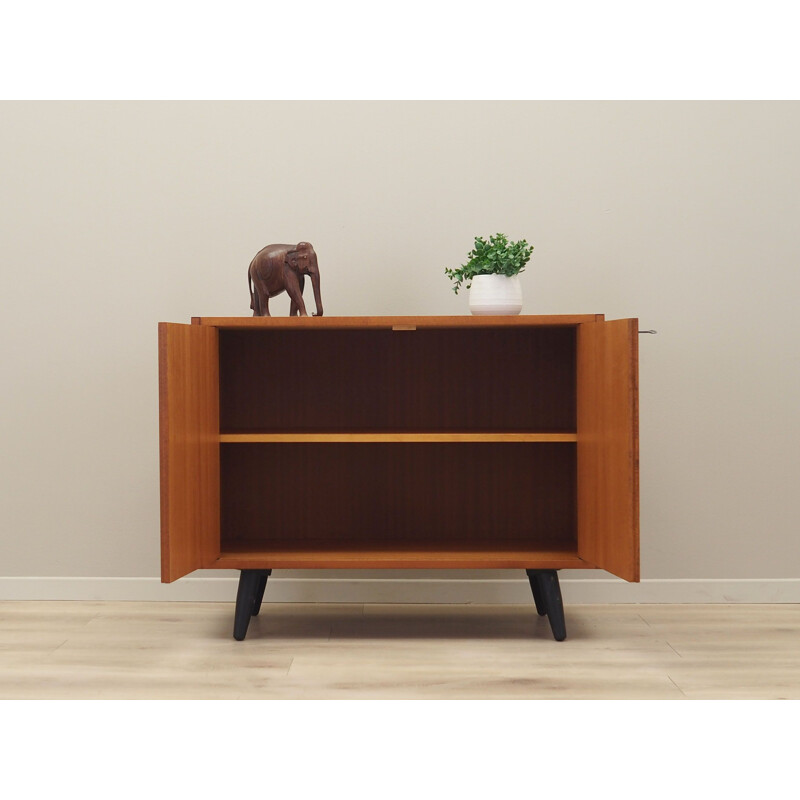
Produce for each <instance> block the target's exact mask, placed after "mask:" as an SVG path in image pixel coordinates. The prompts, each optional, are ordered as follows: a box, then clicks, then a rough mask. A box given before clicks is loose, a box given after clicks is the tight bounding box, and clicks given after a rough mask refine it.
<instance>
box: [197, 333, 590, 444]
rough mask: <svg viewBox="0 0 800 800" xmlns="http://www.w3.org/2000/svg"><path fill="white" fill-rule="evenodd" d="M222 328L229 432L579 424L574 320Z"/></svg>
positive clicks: (489, 429) (537, 428) (551, 429)
mask: <svg viewBox="0 0 800 800" xmlns="http://www.w3.org/2000/svg"><path fill="white" fill-rule="evenodd" d="M260 319H261V318H260ZM200 327H202V326H200ZM219 337H220V338H219V347H220V380H221V394H220V426H221V428H220V430H221V432H222V433H225V434H229V433H249V432H258V433H290V432H293V433H319V432H326V433H368V432H374V433H377V432H397V433H400V432H408V433H461V432H471V433H481V432H483V433H497V432H504V433H526V432H530V433H574V432H575V425H576V417H575V415H576V411H575V327H574V326H563V327H547V326H544V327H542V326H539V327H536V326H533V327H519V326H516V327H507V328H489V329H484V328H475V327H467V328H448V329H417V330H415V331H399V332H398V331H392V330H390V329H385V330H373V329H347V330H336V329H334V330H324V331H323V330H314V329H297V330H288V329H286V328H280V327H279V328H275V329H274V330H260V329H259V330H221V331H220V334H219Z"/></svg>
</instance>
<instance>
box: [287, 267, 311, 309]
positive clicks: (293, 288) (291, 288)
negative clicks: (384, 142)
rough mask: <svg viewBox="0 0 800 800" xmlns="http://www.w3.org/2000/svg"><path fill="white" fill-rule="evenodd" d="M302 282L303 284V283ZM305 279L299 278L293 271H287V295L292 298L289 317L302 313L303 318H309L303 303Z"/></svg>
mask: <svg viewBox="0 0 800 800" xmlns="http://www.w3.org/2000/svg"><path fill="white" fill-rule="evenodd" d="M301 280H302V282H301ZM304 283H305V278H298V276H297V275H295V274H294V273H293V272H292V271H291V270H287V275H286V294H288V295H289V297H290V298H291V301H292V302H291V304H290V306H289V316H290V317H294V316H296V315H297V312H298V311H299V312H300V316H301V317H307V316H308V312H307V311H306V304H305V303H304V302H303V285H304Z"/></svg>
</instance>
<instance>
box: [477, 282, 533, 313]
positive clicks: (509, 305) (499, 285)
mask: <svg viewBox="0 0 800 800" xmlns="http://www.w3.org/2000/svg"><path fill="white" fill-rule="evenodd" d="M469 310H470V311H471V312H472V313H473V314H509V315H510V314H519V312H520V311H522V286H521V284H520V282H519V275H514V276H512V277H511V278H509V277H508V276H507V275H476V276H475V277H474V278H473V279H472V286H471V287H470V290H469Z"/></svg>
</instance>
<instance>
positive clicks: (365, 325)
mask: <svg viewBox="0 0 800 800" xmlns="http://www.w3.org/2000/svg"><path fill="white" fill-rule="evenodd" d="M603 319H604V316H603V314H539V315H529V314H520V315H518V316H471V315H470V316H462V315H459V316H444V317H411V316H402V317H192V323H193V324H194V325H206V326H210V327H214V328H219V329H222V330H225V329H232V328H244V329H249V330H253V329H263V330H276V329H280V328H284V329H289V330H298V329H300V330H302V329H305V330H336V329H342V328H352V329H355V330H368V329H379V330H381V329H382V330H394V331H414V330H421V329H425V328H461V329H463V328H531V327H536V326H544V327H547V326H553V325H555V326H561V327H563V326H576V325H581V324H582V323H585V322H601V321H602V320H603Z"/></svg>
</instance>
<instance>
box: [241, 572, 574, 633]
mask: <svg viewBox="0 0 800 800" xmlns="http://www.w3.org/2000/svg"><path fill="white" fill-rule="evenodd" d="M525 572H526V573H527V575H528V581H529V582H530V585H531V591H532V592H533V600H534V603H535V604H536V611H537V612H538V613H539V615H540V616H545V615H547V618H548V621H549V622H550V629H551V630H552V631H553V638H555V640H556V641H557V642H562V641H564V639H566V638H567V628H566V623H565V621H564V604H563V602H562V600H561V587H560V586H559V583H558V572H557V571H556V570H554V569H526V570H525ZM271 574H272V570H271V569H243V570H241V573H240V575H239V589H238V591H237V593H236V610H235V612H234V620H233V638H234V639H236V640H237V641H239V642H241V641H242V640H243V639H244V637H245V636H247V628H248V627H249V625H250V618H251V617H255V616H257V615H258V612H259V611H260V610H261V602H262V600H263V599H264V590H265V589H266V588H267V579H268V578H269V576H270V575H271Z"/></svg>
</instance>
